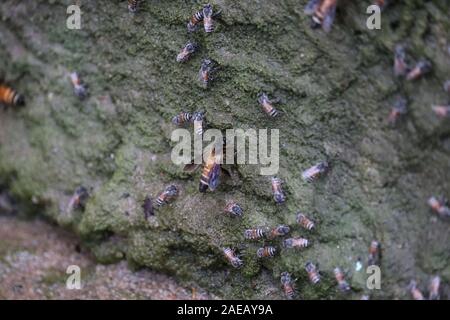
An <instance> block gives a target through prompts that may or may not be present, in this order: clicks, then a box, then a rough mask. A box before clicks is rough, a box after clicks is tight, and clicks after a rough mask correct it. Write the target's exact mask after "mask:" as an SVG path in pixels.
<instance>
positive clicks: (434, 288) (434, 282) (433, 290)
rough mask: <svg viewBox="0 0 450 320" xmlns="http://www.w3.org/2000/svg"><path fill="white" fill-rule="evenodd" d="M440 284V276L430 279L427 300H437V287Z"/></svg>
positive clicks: (438, 296) (438, 297)
mask: <svg viewBox="0 0 450 320" xmlns="http://www.w3.org/2000/svg"><path fill="white" fill-rule="evenodd" d="M440 285H441V278H440V277H439V276H435V277H433V278H432V279H431V281H430V286H429V288H428V291H429V292H430V295H429V297H428V300H439V299H440V295H439V287H440Z"/></svg>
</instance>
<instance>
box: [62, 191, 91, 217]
mask: <svg viewBox="0 0 450 320" xmlns="http://www.w3.org/2000/svg"><path fill="white" fill-rule="evenodd" d="M88 198H89V193H88V190H87V189H86V188H85V187H83V186H79V187H78V188H76V189H75V192H74V193H73V196H72V197H71V198H70V200H69V204H68V205H67V211H68V212H71V211H72V210H77V209H84V206H85V205H86V201H87V199H88Z"/></svg>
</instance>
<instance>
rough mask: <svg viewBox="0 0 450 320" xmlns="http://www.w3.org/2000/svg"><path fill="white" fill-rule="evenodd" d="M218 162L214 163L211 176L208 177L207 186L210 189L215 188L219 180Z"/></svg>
mask: <svg viewBox="0 0 450 320" xmlns="http://www.w3.org/2000/svg"><path fill="white" fill-rule="evenodd" d="M220 171H221V170H220V164H218V163H216V164H215V165H214V167H213V168H212V169H211V177H210V178H209V182H208V185H209V188H210V189H211V191H214V190H216V188H217V186H218V185H219V182H220Z"/></svg>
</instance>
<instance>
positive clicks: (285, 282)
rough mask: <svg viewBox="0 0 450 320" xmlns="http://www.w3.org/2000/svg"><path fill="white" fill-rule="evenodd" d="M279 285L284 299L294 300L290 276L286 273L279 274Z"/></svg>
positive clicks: (293, 288) (293, 287)
mask: <svg viewBox="0 0 450 320" xmlns="http://www.w3.org/2000/svg"><path fill="white" fill-rule="evenodd" d="M281 285H282V287H283V291H284V294H285V295H286V298H288V299H289V300H292V299H294V298H295V295H296V293H295V286H294V281H293V280H292V278H291V275H290V274H289V273H288V272H283V273H282V274H281Z"/></svg>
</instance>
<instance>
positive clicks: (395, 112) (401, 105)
mask: <svg viewBox="0 0 450 320" xmlns="http://www.w3.org/2000/svg"><path fill="white" fill-rule="evenodd" d="M406 105H407V101H406V99H405V98H402V97H399V98H397V100H396V101H395V103H394V106H393V107H392V110H391V113H390V114H389V117H388V123H389V124H390V125H395V124H396V123H397V121H398V120H399V118H400V117H401V116H402V115H405V114H406V113H407V112H408V108H407V107H406Z"/></svg>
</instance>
